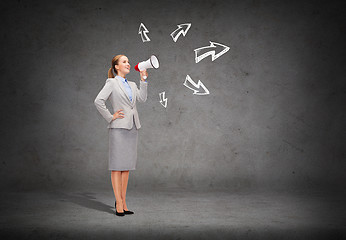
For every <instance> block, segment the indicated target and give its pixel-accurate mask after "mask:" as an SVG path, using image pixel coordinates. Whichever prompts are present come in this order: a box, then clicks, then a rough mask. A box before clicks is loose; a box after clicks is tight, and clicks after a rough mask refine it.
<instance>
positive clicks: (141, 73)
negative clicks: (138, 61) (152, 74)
mask: <svg viewBox="0 0 346 240" xmlns="http://www.w3.org/2000/svg"><path fill="white" fill-rule="evenodd" d="M139 74H140V75H141V81H145V79H147V77H148V73H147V70H146V69H145V70H143V71H140V72H139Z"/></svg>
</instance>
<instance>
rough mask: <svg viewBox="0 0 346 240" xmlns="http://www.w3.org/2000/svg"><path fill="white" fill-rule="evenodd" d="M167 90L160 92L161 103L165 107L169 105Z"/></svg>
mask: <svg viewBox="0 0 346 240" xmlns="http://www.w3.org/2000/svg"><path fill="white" fill-rule="evenodd" d="M165 94H166V92H162V93H160V103H161V105H162V106H164V107H165V108H166V107H167V98H166V97H165Z"/></svg>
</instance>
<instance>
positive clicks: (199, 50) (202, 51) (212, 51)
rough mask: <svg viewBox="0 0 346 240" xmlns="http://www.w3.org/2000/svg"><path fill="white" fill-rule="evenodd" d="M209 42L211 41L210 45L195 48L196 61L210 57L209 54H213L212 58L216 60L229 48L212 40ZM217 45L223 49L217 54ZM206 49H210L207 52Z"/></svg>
mask: <svg viewBox="0 0 346 240" xmlns="http://www.w3.org/2000/svg"><path fill="white" fill-rule="evenodd" d="M209 42H210V46H207V47H201V48H197V49H195V50H194V51H195V60H196V63H198V62H199V61H201V60H202V59H203V58H206V57H208V56H209V55H211V60H212V61H214V60H216V59H217V58H218V57H220V56H221V55H223V54H225V53H226V52H227V51H228V50H229V47H227V46H225V45H223V44H220V43H216V42H212V41H209ZM217 47H221V48H222V51H220V52H219V53H218V54H215V50H216V48H217ZM205 50H208V52H205Z"/></svg>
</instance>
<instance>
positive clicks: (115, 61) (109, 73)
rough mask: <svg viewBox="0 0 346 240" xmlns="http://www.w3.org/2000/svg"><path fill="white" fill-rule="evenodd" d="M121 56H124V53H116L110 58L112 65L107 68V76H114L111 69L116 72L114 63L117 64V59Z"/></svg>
mask: <svg viewBox="0 0 346 240" xmlns="http://www.w3.org/2000/svg"><path fill="white" fill-rule="evenodd" d="M122 56H125V55H116V56H115V57H114V58H113V59H112V67H111V68H109V70H108V78H114V77H115V76H114V74H113V71H112V70H114V72H115V74H118V72H117V70H116V69H115V65H118V61H119V59H120V58H121V57H122Z"/></svg>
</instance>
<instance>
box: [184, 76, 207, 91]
mask: <svg viewBox="0 0 346 240" xmlns="http://www.w3.org/2000/svg"><path fill="white" fill-rule="evenodd" d="M188 83H190V84H188ZM189 85H192V86H193V87H195V88H193V87H191V86H189ZM184 86H185V87H187V88H190V89H191V90H193V94H196V95H207V94H209V90H208V89H207V88H206V87H205V86H204V84H203V83H202V82H201V80H198V83H195V82H194V81H193V80H192V79H191V78H190V76H189V75H187V76H186V79H185V82H184ZM200 87H202V88H203V90H204V92H200V91H199V90H200ZM196 88H197V90H196Z"/></svg>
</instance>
